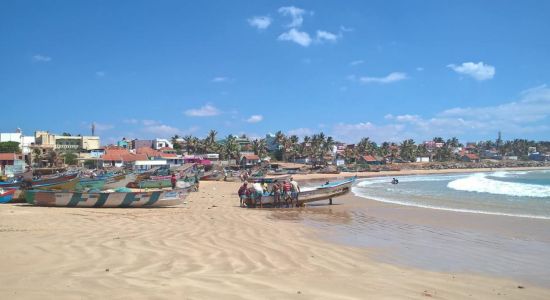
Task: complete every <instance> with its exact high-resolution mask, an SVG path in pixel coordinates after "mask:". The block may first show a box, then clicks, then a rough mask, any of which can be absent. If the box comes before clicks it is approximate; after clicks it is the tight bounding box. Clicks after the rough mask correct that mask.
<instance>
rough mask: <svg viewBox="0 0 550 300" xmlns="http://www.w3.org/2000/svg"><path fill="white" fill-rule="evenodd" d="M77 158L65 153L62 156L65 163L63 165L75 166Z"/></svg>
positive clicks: (70, 153) (72, 154) (71, 153)
mask: <svg viewBox="0 0 550 300" xmlns="http://www.w3.org/2000/svg"><path fill="white" fill-rule="evenodd" d="M77 158H78V156H77V155H76V154H74V153H73V152H67V153H65V154H64V155H63V160H64V161H65V164H67V165H70V166H72V165H76V163H77V162H78V160H77Z"/></svg>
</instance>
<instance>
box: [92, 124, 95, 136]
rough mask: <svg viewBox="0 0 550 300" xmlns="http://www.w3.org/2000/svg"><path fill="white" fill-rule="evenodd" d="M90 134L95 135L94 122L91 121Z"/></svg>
mask: <svg viewBox="0 0 550 300" xmlns="http://www.w3.org/2000/svg"><path fill="white" fill-rule="evenodd" d="M92 136H95V123H94V122H92Z"/></svg>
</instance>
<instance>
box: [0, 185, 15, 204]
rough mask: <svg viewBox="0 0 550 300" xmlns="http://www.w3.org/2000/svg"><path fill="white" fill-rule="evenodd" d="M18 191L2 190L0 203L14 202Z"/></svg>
mask: <svg viewBox="0 0 550 300" xmlns="http://www.w3.org/2000/svg"><path fill="white" fill-rule="evenodd" d="M15 191H16V189H2V188H0V203H8V202H10V201H11V200H13V195H14V194H15Z"/></svg>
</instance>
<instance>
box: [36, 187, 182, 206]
mask: <svg viewBox="0 0 550 300" xmlns="http://www.w3.org/2000/svg"><path fill="white" fill-rule="evenodd" d="M187 194H188V191H187V189H177V190H167V191H149V192H121V193H118V192H112V193H80V192H56V191H33V190H29V191H25V199H26V201H27V203H29V204H33V205H36V206H57V207H96V208H99V207H161V206H174V205H178V204H181V203H183V201H184V199H185V197H186V196H187Z"/></svg>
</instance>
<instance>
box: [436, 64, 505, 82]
mask: <svg viewBox="0 0 550 300" xmlns="http://www.w3.org/2000/svg"><path fill="white" fill-rule="evenodd" d="M447 67H448V68H451V69H453V70H454V71H455V72H457V73H459V74H464V75H468V76H471V77H472V78H474V79H475V80H478V81H482V80H487V79H492V78H493V77H494V76H495V67H494V66H491V65H486V64H484V63H483V62H482V61H480V62H478V63H477V64H476V63H473V62H465V63H462V64H461V65H458V66H457V65H455V64H449V65H447Z"/></svg>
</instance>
